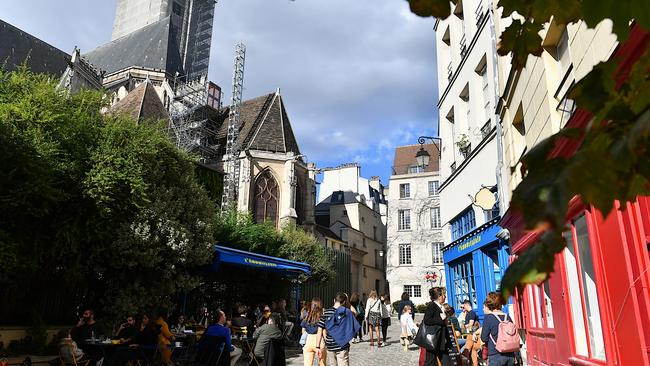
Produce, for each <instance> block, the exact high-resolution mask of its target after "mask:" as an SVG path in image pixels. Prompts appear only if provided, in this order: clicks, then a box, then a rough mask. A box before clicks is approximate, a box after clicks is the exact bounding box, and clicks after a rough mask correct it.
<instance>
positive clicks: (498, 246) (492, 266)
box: [443, 218, 510, 322]
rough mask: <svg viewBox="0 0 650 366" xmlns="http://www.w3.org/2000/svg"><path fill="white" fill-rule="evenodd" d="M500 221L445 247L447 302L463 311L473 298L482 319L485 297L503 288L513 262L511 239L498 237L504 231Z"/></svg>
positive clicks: (472, 232) (489, 222) (480, 227)
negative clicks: (464, 303)
mask: <svg viewBox="0 0 650 366" xmlns="http://www.w3.org/2000/svg"><path fill="white" fill-rule="evenodd" d="M498 222H499V218H495V219H493V220H490V221H488V222H487V223H485V224H483V225H481V226H479V227H477V228H476V229H474V230H472V231H470V232H469V233H467V234H465V235H463V236H462V237H460V238H458V239H457V240H455V241H453V242H451V243H450V244H449V245H447V246H446V247H445V248H443V259H444V261H445V273H446V274H447V302H448V303H449V304H450V305H451V306H453V307H454V309H456V312H457V313H460V310H461V308H462V303H463V301H465V300H467V299H469V300H470V301H471V302H472V308H474V311H476V313H477V314H478V316H479V318H480V320H481V322H483V317H484V313H483V301H485V296H486V295H487V294H488V293H489V292H490V291H499V290H500V286H501V278H503V274H504V273H505V271H506V268H507V267H508V263H509V256H510V253H509V248H508V242H507V241H504V240H501V239H499V238H497V236H496V234H497V233H498V232H499V231H500V230H501V227H500V226H499V225H497V223H498ZM504 311H505V312H507V311H508V309H507V307H505V308H504Z"/></svg>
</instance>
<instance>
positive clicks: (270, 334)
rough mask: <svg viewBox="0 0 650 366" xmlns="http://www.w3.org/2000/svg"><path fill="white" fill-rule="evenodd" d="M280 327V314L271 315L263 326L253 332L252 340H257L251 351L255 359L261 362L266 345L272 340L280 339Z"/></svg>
mask: <svg viewBox="0 0 650 366" xmlns="http://www.w3.org/2000/svg"><path fill="white" fill-rule="evenodd" d="M282 325H283V324H282V318H281V317H280V314H278V313H273V314H271V316H270V317H269V318H268V321H267V323H266V324H263V325H262V326H260V327H259V328H257V329H256V330H255V333H253V338H256V339H257V341H256V342H255V348H254V349H253V353H254V354H255V358H257V359H259V360H263V359H264V349H266V345H267V344H269V342H271V340H272V339H282V334H283V333H282V331H283V329H282V328H281V327H282Z"/></svg>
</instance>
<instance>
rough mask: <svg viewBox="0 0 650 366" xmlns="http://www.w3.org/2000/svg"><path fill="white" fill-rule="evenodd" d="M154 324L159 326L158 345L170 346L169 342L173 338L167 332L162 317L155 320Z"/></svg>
mask: <svg viewBox="0 0 650 366" xmlns="http://www.w3.org/2000/svg"><path fill="white" fill-rule="evenodd" d="M156 324H158V325H160V334H158V344H171V340H172V338H174V335H173V334H172V332H170V331H169V325H167V322H166V321H165V320H164V319H163V318H162V317H160V318H158V320H156Z"/></svg>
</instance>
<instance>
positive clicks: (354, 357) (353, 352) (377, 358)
mask: <svg viewBox="0 0 650 366" xmlns="http://www.w3.org/2000/svg"><path fill="white" fill-rule="evenodd" d="M417 315H418V317H417V318H418V319H419V318H420V317H421V316H422V315H421V314H417ZM417 321H419V320H417ZM387 334H388V338H387V345H386V346H383V347H381V348H377V346H375V347H370V345H369V344H370V343H369V337H368V336H367V335H366V336H364V340H363V341H362V342H361V343H357V344H352V345H351V347H350V365H351V366H357V365H358V366H362V365H370V366H393V365H396V366H397V365H399V366H406V365H408V366H412V365H417V364H418V358H419V356H420V350H419V349H418V347H417V346H415V345H412V346H411V347H410V349H409V350H408V351H407V352H404V350H403V348H402V346H401V345H400V344H399V334H400V327H399V323H398V322H397V318H395V317H394V318H393V319H392V321H391V326H390V327H389V328H388V332H387ZM296 353H297V351H296V352H291V353H289V352H287V365H291V366H298V365H300V366H302V365H303V358H302V353H298V354H296ZM314 365H318V364H317V363H316V362H314Z"/></svg>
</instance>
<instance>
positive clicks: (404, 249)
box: [399, 243, 413, 266]
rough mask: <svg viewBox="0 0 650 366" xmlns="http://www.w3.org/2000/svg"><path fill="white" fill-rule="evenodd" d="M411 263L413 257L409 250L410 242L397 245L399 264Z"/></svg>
mask: <svg viewBox="0 0 650 366" xmlns="http://www.w3.org/2000/svg"><path fill="white" fill-rule="evenodd" d="M411 264H413V257H412V252H411V244H410V243H405V244H400V245H399V265H400V266H404V265H411Z"/></svg>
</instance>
